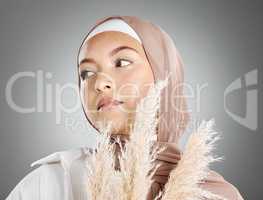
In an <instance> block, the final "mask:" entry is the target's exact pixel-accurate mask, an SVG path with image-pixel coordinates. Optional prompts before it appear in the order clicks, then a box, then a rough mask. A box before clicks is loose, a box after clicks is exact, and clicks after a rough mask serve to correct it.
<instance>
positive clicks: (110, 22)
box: [7, 16, 243, 200]
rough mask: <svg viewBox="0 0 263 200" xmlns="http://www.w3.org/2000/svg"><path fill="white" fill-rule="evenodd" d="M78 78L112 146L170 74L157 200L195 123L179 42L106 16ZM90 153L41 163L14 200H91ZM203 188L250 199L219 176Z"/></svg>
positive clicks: (146, 25) (82, 56)
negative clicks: (182, 139) (87, 161)
mask: <svg viewBox="0 0 263 200" xmlns="http://www.w3.org/2000/svg"><path fill="white" fill-rule="evenodd" d="M78 72H79V88H80V95H81V101H82V105H83V110H84V113H85V115H86V118H87V120H88V121H89V123H90V124H91V125H92V126H93V127H94V128H95V129H97V130H98V131H100V129H99V127H100V124H101V123H104V122H111V123H112V126H111V127H112V128H111V130H110V133H111V137H112V139H113V140H112V141H114V139H115V138H116V137H119V138H121V139H122V140H123V139H126V138H129V134H130V130H131V128H132V125H133V123H134V119H135V113H136V112H135V110H136V106H137V105H138V103H139V101H140V100H141V99H142V98H143V97H145V95H146V94H147V91H148V89H149V87H150V86H151V85H152V84H154V83H155V82H156V81H157V80H163V79H165V78H166V77H167V75H168V74H170V75H171V77H170V78H169V82H168V86H167V87H166V88H165V89H164V90H163V91H162V94H161V104H160V110H159V113H158V116H159V119H160V121H159V124H158V126H157V130H156V139H155V145H157V146H161V147H163V146H164V147H166V149H165V150H164V151H162V152H161V153H160V154H159V155H158V157H157V160H156V162H157V163H159V164H161V165H160V167H159V168H158V170H157V171H156V173H155V175H154V177H153V178H154V182H153V184H152V186H151V191H150V193H149V195H148V200H152V199H154V197H155V196H156V194H157V193H158V191H160V190H162V189H163V188H164V185H165V183H166V182H167V180H168V176H169V173H170V171H171V170H172V169H174V168H175V167H176V165H177V163H178V161H179V160H180V157H181V153H182V152H181V151H180V149H179V147H178V142H179V139H180V136H181V135H182V134H183V131H184V130H185V128H186V125H187V122H188V120H189V114H188V113H187V112H186V100H185V98H184V97H183V89H182V84H183V65H182V60H181V58H180V55H179V53H178V51H177V49H176V48H175V46H174V43H173V41H172V39H171V38H170V37H169V36H168V34H167V33H166V32H165V31H163V30H162V29H161V28H160V27H159V26H156V25H154V24H152V23H150V22H148V21H144V20H141V19H139V18H137V17H133V16H109V17H105V18H103V19H100V20H98V21H97V22H96V24H95V25H94V26H93V28H92V29H91V30H90V31H89V32H88V34H87V36H86V38H85V39H84V41H83V43H82V45H81V47H80V50H79V55H78ZM123 141H124V140H123ZM90 151H91V150H90V149H89V148H79V149H74V150H69V151H64V152H56V153H54V154H51V155H50V156H47V157H45V158H43V159H40V160H38V161H36V162H35V163H33V164H32V165H33V166H34V165H37V164H38V165H41V166H40V167H39V168H37V169H36V170H34V171H33V172H31V173H30V174H28V175H27V176H26V177H25V178H24V179H23V180H22V181H21V182H20V183H19V184H18V185H17V186H16V187H15V189H14V190H13V191H12V192H11V193H10V195H9V196H8V198H7V200H40V199H41V200H43V199H44V200H45V199H47V200H62V199H63V200H64V199H65V200H73V199H74V200H80V199H81V200H84V199H87V194H86V189H85V180H86V171H85V158H86V157H87V155H88V153H89V152H90ZM201 186H202V187H203V188H204V189H206V190H209V191H211V192H213V193H215V194H219V195H221V196H223V197H225V198H226V199H229V200H242V199H243V198H242V197H241V195H240V193H239V191H238V190H237V189H236V188H235V187H234V186H233V185H232V184H231V183H229V182H227V181H226V180H225V179H224V178H223V177H222V176H221V175H219V174H218V173H216V172H215V171H212V170H211V171H210V174H209V176H208V178H207V179H206V180H205V181H204V182H203V183H201Z"/></svg>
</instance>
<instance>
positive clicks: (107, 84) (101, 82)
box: [95, 76, 112, 92]
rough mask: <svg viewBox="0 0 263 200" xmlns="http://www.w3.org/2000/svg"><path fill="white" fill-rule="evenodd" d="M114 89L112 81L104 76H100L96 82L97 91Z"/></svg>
mask: <svg viewBox="0 0 263 200" xmlns="http://www.w3.org/2000/svg"><path fill="white" fill-rule="evenodd" d="M111 89H112V83H111V81H110V80H109V79H108V78H107V77H104V76H99V77H98V78H97V80H96V83H95V90H96V91H97V92H107V91H110V90H111Z"/></svg>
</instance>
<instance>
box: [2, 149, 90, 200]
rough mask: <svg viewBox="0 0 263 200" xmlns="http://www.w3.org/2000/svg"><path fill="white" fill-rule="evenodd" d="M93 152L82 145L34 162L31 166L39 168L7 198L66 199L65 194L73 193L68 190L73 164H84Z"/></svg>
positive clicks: (15, 199)
mask: <svg viewBox="0 0 263 200" xmlns="http://www.w3.org/2000/svg"><path fill="white" fill-rule="evenodd" d="M91 152H92V149H91V148H88V147H81V148H76V149H70V150H66V151H60V152H55V153H52V154H50V155H48V156H46V157H44V158H41V159H39V160H37V161H35V162H33V163H32V164H31V167H34V166H37V168H36V169H34V170H33V171H31V172H30V173H28V174H27V175H26V176H25V177H24V178H23V179H22V180H21V181H20V182H19V183H18V184H17V185H16V187H15V188H14V189H13V190H12V191H11V193H10V194H9V196H8V197H7V199H6V200H39V199H49V200H60V199H65V198H64V195H67V194H68V195H73V194H69V192H68V190H71V188H70V185H71V184H70V182H71V180H69V174H70V173H72V172H71V171H72V170H71V168H72V165H73V164H74V163H82V164H83V163H84V162H83V161H84V160H85V157H87V155H88V154H89V153H91ZM74 161H80V162H74ZM75 171H76V170H75ZM65 183H66V184H65ZM66 185H67V186H66ZM65 187H67V188H65ZM65 190H67V191H65ZM64 191H65V192H64Z"/></svg>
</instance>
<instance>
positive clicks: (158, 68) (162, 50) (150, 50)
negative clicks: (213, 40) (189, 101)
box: [79, 15, 242, 200]
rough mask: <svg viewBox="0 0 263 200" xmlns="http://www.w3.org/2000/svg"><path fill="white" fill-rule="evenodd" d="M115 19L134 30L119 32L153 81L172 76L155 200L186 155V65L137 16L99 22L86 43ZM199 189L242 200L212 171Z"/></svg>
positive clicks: (162, 118)
mask: <svg viewBox="0 0 263 200" xmlns="http://www.w3.org/2000/svg"><path fill="white" fill-rule="evenodd" d="M114 19H120V20H122V21H123V22H125V23H126V24H127V25H129V27H131V28H132V30H129V31H123V30H124V29H119V30H118V31H122V32H126V33H127V34H129V35H131V36H132V37H135V38H136V39H137V40H139V41H140V42H141V45H142V47H143V49H144V52H145V55H146V57H147V59H148V62H149V64H150V66H151V68H152V71H153V75H154V81H155V82H156V81H157V80H164V79H165V78H166V77H167V75H168V74H169V81H168V85H167V86H166V87H165V88H164V89H163V90H162V93H161V101H160V109H159V123H158V125H157V126H158V127H157V128H158V129H157V140H156V141H155V142H154V145H156V146H157V147H165V150H164V151H162V152H160V153H159V154H158V155H157V158H156V164H159V165H160V166H159V167H158V169H157V171H156V173H155V175H154V177H153V180H154V181H153V184H152V186H151V189H150V192H149V195H148V198H147V200H152V199H154V197H155V196H156V195H157V194H158V192H159V191H160V190H163V188H164V185H165V183H166V182H167V180H168V177H169V173H170V171H171V170H172V169H174V168H175V167H176V165H177V163H178V161H179V160H180V158H181V156H182V154H183V153H182V151H181V150H180V148H179V145H178V142H179V139H180V137H181V136H182V134H183V133H184V131H185V129H186V127H187V124H188V122H189V120H190V115H189V113H188V112H187V105H186V97H185V96H184V95H183V83H184V71H183V62H182V58H181V56H180V54H179V52H178V50H177V48H176V47H175V44H174V42H173V40H172V38H171V37H170V36H169V35H168V34H167V33H166V32H165V31H164V30H163V29H162V28H161V27H160V26H158V25H154V24H152V23H151V22H149V21H146V20H142V19H139V18H138V17H135V16H120V15H113V16H107V17H104V18H101V19H99V20H97V21H96V23H95V25H94V26H93V27H92V28H91V29H90V31H89V32H88V34H87V36H86V38H85V39H84V40H83V43H84V42H85V41H86V39H87V37H90V36H89V34H90V33H92V32H93V31H94V29H96V27H98V26H99V25H101V24H103V23H105V22H107V21H109V20H114ZM133 31H134V32H135V33H136V34H134V32H133ZM94 32H95V31H94ZM92 34H93V33H92ZM83 43H82V44H83ZM81 46H82V45H81ZM79 87H80V79H79ZM82 107H83V105H82ZM83 110H84V108H83ZM84 113H85V112H84ZM85 115H86V114H85ZM86 118H87V120H88V121H89V122H90V124H91V125H92V126H93V127H94V128H95V129H96V130H98V129H97V128H96V127H95V126H94V125H93V124H92V123H91V121H90V120H89V119H88V117H87V115H86ZM200 186H201V187H203V188H204V189H207V190H209V191H211V192H213V193H215V194H219V195H222V196H224V197H225V198H228V199H229V200H236V199H238V200H242V197H241V195H240V194H239V193H238V191H237V189H236V188H235V187H234V186H233V185H232V184H230V183H229V182H227V181H226V180H225V179H224V178H223V177H222V176H221V175H220V174H218V173H217V172H215V171H212V170H211V172H210V174H209V176H208V177H207V179H206V180H205V181H204V182H202V183H200Z"/></svg>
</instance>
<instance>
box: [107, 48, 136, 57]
mask: <svg viewBox="0 0 263 200" xmlns="http://www.w3.org/2000/svg"><path fill="white" fill-rule="evenodd" d="M124 49H129V50H132V51H135V52H136V53H138V54H139V52H138V51H137V50H136V49H134V48H132V47H129V46H119V47H117V48H115V49H113V50H112V51H111V52H110V53H109V55H110V56H113V55H114V54H116V53H118V52H119V51H121V50H124Z"/></svg>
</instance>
